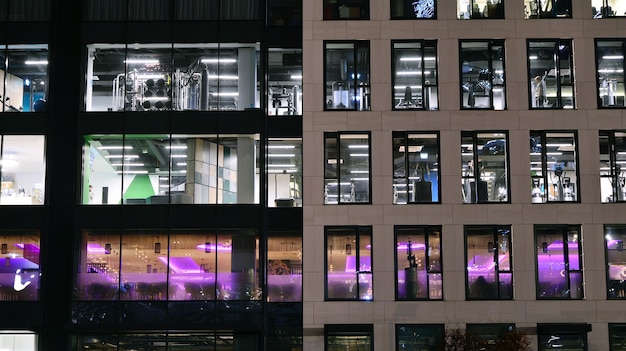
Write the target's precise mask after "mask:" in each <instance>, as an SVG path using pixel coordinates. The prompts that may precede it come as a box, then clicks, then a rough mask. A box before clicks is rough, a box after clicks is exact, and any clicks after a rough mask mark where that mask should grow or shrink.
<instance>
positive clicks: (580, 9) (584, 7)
mask: <svg viewBox="0 0 626 351" xmlns="http://www.w3.org/2000/svg"><path fill="white" fill-rule="evenodd" d="M589 3H590V1H572V18H574V19H589V18H591V6H590V5H589Z"/></svg>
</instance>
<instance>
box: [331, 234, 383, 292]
mask: <svg viewBox="0 0 626 351" xmlns="http://www.w3.org/2000/svg"><path fill="white" fill-rule="evenodd" d="M325 241H326V254H325V255H326V277H325V280H326V299H327V300H372V299H373V296H374V292H373V283H372V228H371V227H365V226H362V227H349V226H346V227H328V228H326V238H325Z"/></svg>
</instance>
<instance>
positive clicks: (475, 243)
mask: <svg viewBox="0 0 626 351" xmlns="http://www.w3.org/2000/svg"><path fill="white" fill-rule="evenodd" d="M511 249H512V245H511V227H510V226H490V227H486V226H467V227H466V228H465V250H466V251H465V260H466V262H467V269H466V274H467V275H466V277H465V281H466V285H465V287H466V290H465V296H466V297H467V299H468V300H512V299H513V267H512V251H511Z"/></svg>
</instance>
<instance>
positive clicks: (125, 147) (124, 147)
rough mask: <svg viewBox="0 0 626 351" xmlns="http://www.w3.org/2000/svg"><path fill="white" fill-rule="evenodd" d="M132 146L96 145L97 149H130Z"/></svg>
mask: <svg viewBox="0 0 626 351" xmlns="http://www.w3.org/2000/svg"><path fill="white" fill-rule="evenodd" d="M132 148H133V147H132V146H130V145H127V146H121V145H112V146H98V150H122V149H126V150H131V149H132Z"/></svg>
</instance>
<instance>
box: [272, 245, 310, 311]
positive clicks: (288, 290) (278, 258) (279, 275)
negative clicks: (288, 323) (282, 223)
mask: <svg viewBox="0 0 626 351" xmlns="http://www.w3.org/2000/svg"><path fill="white" fill-rule="evenodd" d="M267 301H268V302H298V301H302V234H301V233H269V237H268V238H267Z"/></svg>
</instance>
